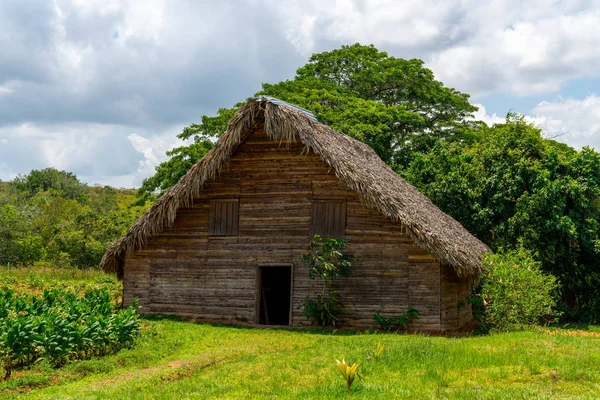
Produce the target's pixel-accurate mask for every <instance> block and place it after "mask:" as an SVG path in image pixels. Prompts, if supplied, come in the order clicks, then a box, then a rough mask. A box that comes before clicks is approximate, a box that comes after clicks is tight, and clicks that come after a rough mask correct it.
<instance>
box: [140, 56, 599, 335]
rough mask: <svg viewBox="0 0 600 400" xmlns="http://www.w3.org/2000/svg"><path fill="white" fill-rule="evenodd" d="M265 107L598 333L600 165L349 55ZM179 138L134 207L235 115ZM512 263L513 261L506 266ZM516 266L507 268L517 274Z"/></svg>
mask: <svg viewBox="0 0 600 400" xmlns="http://www.w3.org/2000/svg"><path fill="white" fill-rule="evenodd" d="M257 95H267V96H273V97H276V98H278V99H281V100H284V101H288V102H290V103H293V104H296V105H298V106H301V107H304V108H306V109H308V110H310V111H311V112H312V113H313V114H314V115H315V116H316V117H317V119H318V120H319V121H320V122H322V123H325V124H328V125H330V126H332V127H333V128H335V129H337V130H339V131H340V132H343V133H345V134H347V135H350V136H353V137H355V138H356V139H358V140H361V141H363V142H365V143H367V144H368V145H369V146H371V147H372V148H373V149H374V150H375V151H376V152H377V154H378V155H379V156H380V157H381V158H382V159H383V160H384V161H385V162H386V163H387V164H388V165H389V166H390V167H391V168H392V169H394V170H395V171H397V172H398V173H399V174H400V175H401V176H403V177H404V178H405V179H406V180H407V181H409V182H410V183H412V184H413V185H415V186H417V187H418V188H419V189H420V190H421V191H422V192H423V193H424V194H426V195H427V196H428V197H429V198H430V199H431V200H432V201H433V202H434V203H435V204H436V205H437V206H439V207H440V208H441V209H442V210H444V211H445V212H447V213H448V214H450V215H452V216H453V217H454V218H456V219H457V220H458V221H460V222H461V223H462V224H463V225H464V226H465V227H466V228H467V229H468V230H469V231H470V232H472V233H473V234H474V235H475V236H477V237H478V238H479V239H480V240H482V241H483V242H485V243H486V244H487V245H488V246H489V247H490V248H491V249H492V250H493V251H494V252H497V253H501V254H524V256H523V257H525V258H524V259H526V260H529V258H531V259H533V260H535V261H536V262H539V263H541V265H542V269H543V271H545V272H546V273H550V274H552V275H554V276H555V277H556V278H557V279H558V281H559V282H560V290H559V291H558V292H557V293H555V298H556V299H557V301H558V304H559V307H560V308H562V310H563V311H564V314H563V316H564V318H566V319H569V320H577V321H589V322H596V323H597V322H600V232H599V229H598V228H599V224H600V155H599V154H598V153H597V152H595V151H594V150H592V149H589V148H584V149H582V150H581V151H577V150H575V149H572V148H570V147H569V146H567V145H565V144H561V143H558V142H556V141H553V140H548V139H545V138H544V137H543V134H542V131H541V130H540V129H539V128H538V127H536V126H534V125H532V124H530V123H528V122H526V121H525V120H524V119H523V118H522V117H520V116H518V115H516V114H509V115H508V116H507V119H506V121H505V122H504V123H502V124H496V125H494V126H487V125H486V124H485V123H483V122H481V121H475V120H474V119H473V112H474V111H475V110H476V107H474V106H473V105H471V104H470V102H469V95H467V94H465V93H461V92H459V91H457V90H455V89H452V88H448V87H445V86H444V85H443V84H442V83H441V82H439V81H437V80H435V78H434V75H433V73H432V72H431V71H430V70H429V69H427V68H424V66H423V62H422V61H421V60H416V59H412V60H404V59H400V58H395V57H391V56H389V55H388V54H387V53H385V52H381V51H379V50H377V49H376V48H375V47H374V46H363V45H360V44H355V45H352V46H342V48H340V49H336V50H332V51H328V52H324V53H319V54H314V55H312V56H311V57H310V59H309V61H308V63H307V64H306V65H304V66H302V67H300V68H298V70H297V71H296V76H295V77H294V78H293V79H291V80H287V81H283V82H279V83H275V84H269V83H265V84H263V85H262V90H260V91H259V92H258V93H257ZM240 104H241V103H239V104H237V105H236V106H234V107H232V108H227V109H220V110H219V111H218V114H217V115H216V116H203V117H202V119H201V121H200V122H199V123H197V124H192V125H190V126H189V127H187V128H185V129H184V130H183V132H182V133H181V134H180V135H179V137H180V138H182V139H189V138H193V139H194V140H195V143H194V144H193V145H191V146H187V147H180V148H177V149H175V150H173V151H172V152H171V154H169V155H170V156H171V159H170V160H168V161H166V162H164V163H162V164H161V165H159V166H158V167H157V172H156V174H155V175H154V176H153V177H152V178H149V179H147V180H145V181H144V184H143V185H142V188H141V189H140V191H139V193H138V195H139V196H140V198H141V199H144V197H145V196H147V195H148V194H151V193H154V192H155V191H164V190H165V189H166V188H168V187H170V186H171V185H173V184H174V183H175V182H177V180H178V179H179V177H180V176H181V175H182V174H183V173H184V172H185V171H187V169H188V167H189V166H190V165H193V163H195V162H196V161H198V160H199V159H200V158H201V157H202V156H203V155H204V154H205V153H206V152H207V151H208V150H209V149H210V147H212V142H211V140H214V138H215V137H218V136H220V135H221V134H222V133H223V132H224V131H225V129H226V127H227V122H228V121H229V119H230V118H231V117H232V116H233V115H234V113H235V111H236V109H237V107H238V106H239V105H240ZM519 262H521V263H522V260H515V263H519ZM515 265H516V264H515Z"/></svg>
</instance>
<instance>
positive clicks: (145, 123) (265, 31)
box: [0, 0, 600, 187]
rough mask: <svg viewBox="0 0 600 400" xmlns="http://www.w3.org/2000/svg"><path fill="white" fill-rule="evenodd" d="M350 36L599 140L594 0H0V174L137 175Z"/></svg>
mask: <svg viewBox="0 0 600 400" xmlns="http://www.w3.org/2000/svg"><path fill="white" fill-rule="evenodd" d="M356 42H360V43H362V44H374V45H375V46H376V47H377V48H378V49H379V50H382V51H386V52H388V53H389V54H390V55H392V56H395V57H401V58H407V59H408V58H419V59H422V60H423V61H424V62H425V66H426V67H427V68H430V69H431V70H433V72H434V73H435V76H436V78H437V79H438V80H440V81H442V82H443V83H444V84H445V85H446V86H450V87H454V88H456V89H458V90H460V91H462V92H465V93H468V94H470V95H471V102H472V103H473V104H475V105H477V106H478V107H479V111H478V112H477V113H476V118H478V119H482V120H484V121H486V122H488V123H495V122H502V121H503V118H504V116H505V115H506V113H507V112H508V111H509V110H513V111H516V112H519V113H522V114H524V115H525V116H526V117H527V119H528V120H530V121H531V122H533V123H535V124H537V125H538V126H540V127H541V128H542V129H543V131H544V135H546V136H547V137H555V138H556V140H559V141H562V142H565V143H567V144H569V145H571V146H573V147H575V148H581V147H582V146H591V147H595V148H596V149H597V150H600V0H590V1H584V0H581V1H580V0H528V1H523V0H519V1H516V0H503V1H497V0H484V1H482V0H476V1H471V0H443V1H442V0H435V1H434V0H402V1H398V0H354V1H352V0H336V1H333V0H332V1H328V0H302V1H295V2H291V1H281V0H260V1H259V0H248V1H244V0H220V1H202V0H189V1H185V0H170V1H168V2H167V0H122V1H116V0H39V1H37V0H0V180H5V181H6V180H9V179H12V178H14V177H15V176H16V175H17V174H24V173H28V172H29V171H30V170H32V169H41V168H46V167H55V168H58V169H62V170H67V171H71V172H74V173H75V174H77V176H78V177H79V178H80V179H81V180H82V181H84V182H87V183H89V184H103V185H104V184H108V185H112V186H115V187H137V186H139V185H140V184H141V181H142V180H143V179H144V178H147V177H149V176H151V175H152V174H153V171H154V167H155V166H156V165H157V164H158V163H159V162H161V161H164V160H166V159H167V156H166V155H165V152H166V151H167V150H169V149H171V148H173V147H175V146H180V145H182V144H183V142H182V141H180V140H178V139H177V137H176V136H177V134H178V133H179V132H180V131H181V130H182V128H183V127H185V126H188V125H190V124H191V123H194V122H199V120H200V117H201V116H202V115H204V114H207V115H214V114H215V113H216V111H217V110H218V109H219V108H222V107H231V106H233V105H234V104H235V103H236V102H238V101H242V100H244V99H246V98H247V97H249V96H252V95H253V94H254V93H255V92H257V91H258V90H259V89H260V85H261V83H262V82H270V83H276V82H279V81H281V80H285V79H291V78H293V76H294V73H295V70H296V69H297V68H298V67H300V66H302V65H304V64H305V63H306V62H307V60H308V58H309V57H310V55H311V54H313V53H318V52H323V51H328V50H332V49H335V48H339V47H340V46H341V45H343V44H353V43H356Z"/></svg>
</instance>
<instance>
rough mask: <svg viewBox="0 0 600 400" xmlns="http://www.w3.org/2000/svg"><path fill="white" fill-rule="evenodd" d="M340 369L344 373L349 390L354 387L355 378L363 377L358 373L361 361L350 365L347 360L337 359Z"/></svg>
mask: <svg viewBox="0 0 600 400" xmlns="http://www.w3.org/2000/svg"><path fill="white" fill-rule="evenodd" d="M335 362H336V364H337V367H338V370H339V371H340V372H341V373H342V377H343V378H344V380H345V381H346V387H347V388H348V392H350V389H351V388H352V384H353V383H354V380H355V379H356V378H357V377H358V379H362V376H360V374H359V373H358V367H359V366H360V363H354V364H352V365H348V364H347V363H346V360H342V361H340V360H335Z"/></svg>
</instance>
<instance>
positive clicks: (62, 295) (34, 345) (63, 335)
mask: <svg viewBox="0 0 600 400" xmlns="http://www.w3.org/2000/svg"><path fill="white" fill-rule="evenodd" d="M137 309H138V307H137V304H133V305H132V306H131V307H129V308H127V309H125V310H119V307H118V305H116V304H115V303H113V302H112V301H111V298H110V295H109V293H108V291H106V290H91V291H87V292H85V294H84V295H83V296H79V295H77V294H75V293H73V292H68V291H61V290H46V291H45V292H44V294H43V296H41V297H40V296H36V295H28V294H21V295H15V293H14V292H13V291H10V290H8V291H5V292H2V294H1V295H0V360H1V361H2V367H3V368H4V371H5V377H4V378H5V379H8V378H9V377H10V375H11V373H12V371H13V370H15V369H17V368H21V367H24V366H27V365H31V364H34V363H37V362H39V361H40V360H42V359H45V360H47V361H48V362H49V363H50V364H51V365H53V366H61V365H64V364H65V363H67V362H69V361H71V360H78V359H83V358H89V357H91V356H98V355H104V354H107V353H112V352H115V351H118V350H119V349H121V348H124V347H130V346H131V345H132V344H133V342H134V339H135V338H136V337H137V335H138V332H139V317H138V314H137Z"/></svg>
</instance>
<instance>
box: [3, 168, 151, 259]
mask: <svg viewBox="0 0 600 400" xmlns="http://www.w3.org/2000/svg"><path fill="white" fill-rule="evenodd" d="M133 200H134V193H132V192H131V193H130V192H128V191H127V190H116V189H113V188H111V187H108V186H104V187H101V186H95V187H89V186H87V185H84V184H82V183H80V182H79V181H78V180H77V177H76V176H75V175H73V174H71V173H69V172H65V171H57V170H55V169H52V168H49V169H45V170H42V171H35V170H34V171H32V172H31V173H30V174H28V175H20V176H19V177H17V178H16V179H15V180H13V181H11V182H10V183H9V184H8V185H7V186H6V187H4V185H3V190H2V191H1V192H0V265H6V264H12V265H32V264H34V263H36V262H42V261H43V262H46V263H49V264H51V265H58V266H68V265H73V266H77V267H92V266H97V265H98V263H99V262H100V260H101V258H102V254H103V253H104V251H105V250H106V248H107V247H108V245H110V244H111V243H112V242H114V241H115V240H116V239H118V238H119V237H120V236H121V235H123V234H124V233H125V231H126V230H127V229H128V228H129V227H130V226H131V225H132V224H133V223H134V222H135V220H136V219H137V218H138V217H139V216H140V215H141V213H142V212H143V211H144V210H145V207H134V206H129V204H128V203H131V202H132V201H133Z"/></svg>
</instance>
